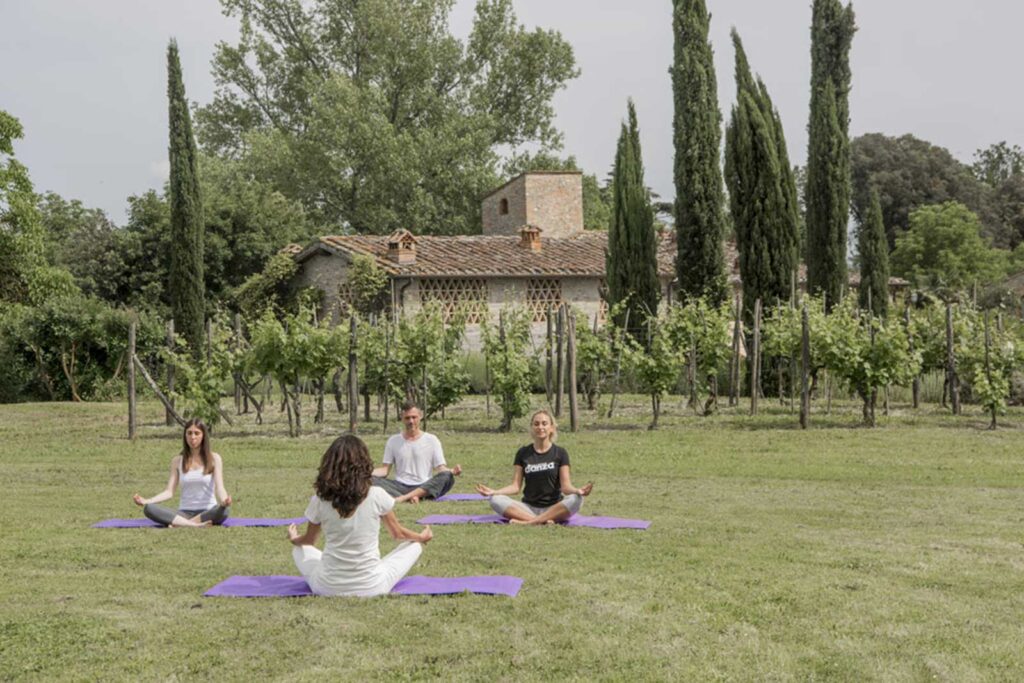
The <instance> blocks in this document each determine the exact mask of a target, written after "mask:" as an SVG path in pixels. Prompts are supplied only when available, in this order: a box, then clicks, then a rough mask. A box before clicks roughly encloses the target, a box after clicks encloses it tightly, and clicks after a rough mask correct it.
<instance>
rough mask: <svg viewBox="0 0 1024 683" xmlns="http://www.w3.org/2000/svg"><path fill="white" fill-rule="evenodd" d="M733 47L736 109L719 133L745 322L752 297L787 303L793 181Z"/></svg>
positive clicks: (770, 117) (758, 90)
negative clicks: (722, 148)
mask: <svg viewBox="0 0 1024 683" xmlns="http://www.w3.org/2000/svg"><path fill="white" fill-rule="evenodd" d="M732 39H733V45H734V46H735V48H736V104H735V105H734V106H733V108H732V113H731V116H730V121H729V125H728V127H727V128H726V131H725V182H726V185H727V186H728V188H729V202H730V208H731V211H732V220H733V226H734V228H735V231H736V247H737V249H738V251H739V261H740V277H741V278H742V280H743V305H744V309H745V311H746V312H747V315H748V318H749V315H750V313H751V312H752V311H753V308H754V302H755V300H757V299H758V298H760V299H761V301H762V304H763V305H765V306H771V305H774V304H777V303H778V302H780V301H784V300H786V299H788V298H789V295H790V291H791V287H792V283H793V277H794V274H795V272H796V267H797V243H798V239H799V232H798V230H799V214H798V209H797V198H796V182H795V180H794V178H793V170H792V167H791V166H790V164H789V156H788V154H787V153H786V141H785V137H784V135H783V132H782V122H781V121H780V119H779V115H778V112H777V111H776V110H775V108H774V107H773V106H772V101H771V97H770V96H769V95H768V89H767V88H766V87H765V85H764V82H762V81H761V79H760V78H758V79H757V80H756V81H755V79H754V76H753V74H752V73H751V70H750V65H749V64H748V62H747V56H746V53H745V52H744V50H743V43H742V42H741V41H740V37H739V34H737V33H736V31H735V30H733V32H732Z"/></svg>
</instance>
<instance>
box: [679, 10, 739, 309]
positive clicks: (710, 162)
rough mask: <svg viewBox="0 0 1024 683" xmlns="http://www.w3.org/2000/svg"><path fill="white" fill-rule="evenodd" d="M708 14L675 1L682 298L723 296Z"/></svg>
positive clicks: (717, 121)
mask: <svg viewBox="0 0 1024 683" xmlns="http://www.w3.org/2000/svg"><path fill="white" fill-rule="evenodd" d="M710 23H711V17H710V15H709V14H708V11H707V6H706V5H705V3H704V0H675V1H674V3H673V15H672V24H673V26H672V28H673V32H674V34H675V52H674V61H673V64H672V68H671V69H670V70H669V71H670V73H671V74H672V92H673V95H674V99H675V118H674V120H673V130H674V137H673V143H674V146H675V169H674V170H675V187H676V201H675V223H676V236H677V248H678V253H677V255H676V277H677V278H678V281H679V296H680V298H681V299H686V298H690V297H701V296H704V297H707V298H708V300H709V301H710V302H711V303H712V304H720V303H721V302H722V301H724V300H725V297H726V295H727V287H726V285H727V282H726V273H725V257H724V255H723V253H722V235H723V232H724V225H725V219H724V215H723V211H724V209H723V204H724V202H725V196H724V194H723V191H722V171H721V168H720V166H719V145H720V143H721V130H720V128H721V125H722V115H721V112H720V111H719V108H718V84H717V80H716V78H715V65H714V53H713V52H712V50H711V43H710V41H709V40H708V29H709V25H710Z"/></svg>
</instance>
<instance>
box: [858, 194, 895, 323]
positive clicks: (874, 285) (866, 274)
mask: <svg viewBox="0 0 1024 683" xmlns="http://www.w3.org/2000/svg"><path fill="white" fill-rule="evenodd" d="M870 202H871V203H870V205H869V208H868V215H867V218H866V219H865V221H864V223H863V224H862V225H861V226H860V229H859V230H858V231H857V250H858V252H859V253H860V291H859V293H860V306H861V308H867V307H868V292H871V312H872V313H874V314H875V315H877V316H879V317H885V314H886V313H887V312H888V310H889V242H888V241H887V240H886V238H885V223H884V222H883V221H882V203H881V201H879V199H878V192H877V191H876V190H875V189H873V188H872V190H871V199H870Z"/></svg>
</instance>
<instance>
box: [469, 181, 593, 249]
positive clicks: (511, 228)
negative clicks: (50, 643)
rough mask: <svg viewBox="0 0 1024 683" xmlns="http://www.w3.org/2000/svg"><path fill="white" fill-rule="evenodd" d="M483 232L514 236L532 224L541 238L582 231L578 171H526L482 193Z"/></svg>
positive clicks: (581, 185) (580, 186)
mask: <svg viewBox="0 0 1024 683" xmlns="http://www.w3.org/2000/svg"><path fill="white" fill-rule="evenodd" d="M481 209H482V211H481V213H482V219H483V234H485V235H518V234H519V228H521V227H523V226H524V225H534V226H536V227H538V228H540V229H541V230H542V231H543V233H544V238H545V239H547V238H551V237H572V236H573V235H576V234H579V233H581V232H583V174H582V173H580V172H579V171H529V172H527V173H522V174H520V175H517V176H516V177H515V178H513V179H512V180H510V181H508V182H507V183H505V184H504V185H502V186H501V187H499V188H498V189H496V190H492V191H491V192H490V193H489V194H487V195H486V196H484V198H483V203H482V206H481Z"/></svg>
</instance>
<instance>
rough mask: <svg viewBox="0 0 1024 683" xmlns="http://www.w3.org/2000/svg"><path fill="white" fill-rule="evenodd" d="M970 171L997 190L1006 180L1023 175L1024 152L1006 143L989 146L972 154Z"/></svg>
mask: <svg viewBox="0 0 1024 683" xmlns="http://www.w3.org/2000/svg"><path fill="white" fill-rule="evenodd" d="M971 171H973V172H974V177H975V178H977V179H978V180H980V181H981V182H983V183H985V184H986V185H988V186H989V187H991V188H992V189H996V190H998V189H999V187H1000V186H1001V185H1002V184H1003V183H1005V182H1006V181H1007V180H1010V179H1011V178H1016V177H1018V176H1021V175H1024V150H1022V149H1021V148H1020V147H1019V146H1017V145H1013V146H1012V147H1011V146H1010V145H1008V144H1006V141H1003V142H997V143H996V144H994V145H989V146H988V147H986V148H985V149H979V150H978V151H977V152H975V153H974V163H973V164H971Z"/></svg>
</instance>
